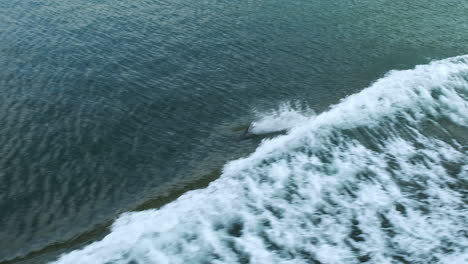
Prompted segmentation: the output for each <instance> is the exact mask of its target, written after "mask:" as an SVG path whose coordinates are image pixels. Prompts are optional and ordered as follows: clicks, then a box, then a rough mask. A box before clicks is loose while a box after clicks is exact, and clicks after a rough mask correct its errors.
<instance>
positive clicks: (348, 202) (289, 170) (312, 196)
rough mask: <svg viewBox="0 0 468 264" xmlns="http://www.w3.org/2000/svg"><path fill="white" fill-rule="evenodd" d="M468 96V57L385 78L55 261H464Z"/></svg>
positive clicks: (467, 250) (467, 244)
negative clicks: (210, 179) (194, 187)
mask: <svg viewBox="0 0 468 264" xmlns="http://www.w3.org/2000/svg"><path fill="white" fill-rule="evenodd" d="M467 97H468V56H462V57H456V58H451V59H447V60H442V61H436V62H432V63H431V64H429V65H423V66H417V67H416V68H415V69H413V70H406V71H393V72H390V73H389V74H388V75H387V76H385V77H384V78H382V79H380V80H378V81H377V82H375V83H374V84H373V85H372V86H370V87H369V88H367V89H364V90H363V91H362V92H360V93H358V94H355V95H352V96H349V97H348V98H346V99H344V100H343V101H342V102H341V103H340V104H338V105H336V106H334V107H333V108H332V109H331V110H329V111H327V112H324V113H322V114H320V115H317V116H316V117H310V118H309V117H304V118H302V117H301V118H299V119H298V120H299V125H298V126H294V125H293V124H288V125H287V126H285V127H287V128H291V127H293V128H292V129H291V131H290V133H288V134H287V135H285V136H280V137H277V138H274V139H271V140H265V141H263V143H262V144H261V146H260V147H259V148H258V149H257V150H256V151H255V153H253V154H252V155H250V156H249V157H247V158H245V159H240V160H236V161H233V162H230V163H228V164H227V165H226V166H225V168H224V172H223V175H222V176H221V178H220V179H218V180H216V181H214V182H213V183H212V184H210V186H209V187H208V188H206V189H203V190H196V191H191V192H188V193H186V194H184V195H183V196H181V197H180V198H179V199H177V200H176V201H174V202H172V203H170V204H168V205H166V206H164V207H163V208H161V209H159V210H147V211H143V212H137V213H125V214H123V215H122V216H121V217H120V218H119V219H117V221H116V222H115V223H114V224H113V226H112V232H111V233H110V234H109V235H108V236H106V237H105V238H104V239H103V240H101V241H98V242H95V243H93V244H91V245H88V246H86V247H85V248H83V249H80V250H76V251H73V252H70V253H68V254H65V255H63V256H62V257H60V259H59V260H57V262H55V263H73V264H75V263H90V264H91V263H102V264H104V263H122V264H123V263H125V264H127V263H219V264H221V263H268V264H269V263H288V264H293V263H298V264H299V263H324V264H335V263H336V264H338V263H339V264H341V263H351V264H353V263H376V264H385V263H389V264H390V263H421V264H423V263H451V264H452V263H468V235H467V233H468V226H467V223H468V219H467V218H468V213H467V201H466V186H467V185H466V183H467V181H468V165H467V164H468V159H467V153H466V146H465V145H463V144H464V143H463V142H464V141H463V140H465V141H466V135H468V133H467V132H468V129H467V126H468V101H467ZM287 111H289V110H286V112H287ZM280 115H281V114H280ZM285 115H288V114H285ZM265 120H266V119H265ZM267 123H268V122H267ZM266 127H267V126H266ZM267 130H270V131H271V129H267ZM456 131H463V133H461V134H462V135H464V136H463V137H465V138H457V136H456V135H459V134H460V133H458V134H456V133H455V132H456Z"/></svg>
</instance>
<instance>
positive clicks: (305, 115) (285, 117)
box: [249, 102, 315, 135]
mask: <svg viewBox="0 0 468 264" xmlns="http://www.w3.org/2000/svg"><path fill="white" fill-rule="evenodd" d="M256 115H257V120H256V121H254V122H252V124H251V125H250V128H249V133H252V134H255V135H262V134H268V133H274V132H280V131H287V130H290V129H291V128H293V127H296V126H298V125H299V124H301V123H305V122H307V121H310V120H311V118H313V117H314V116H315V112H314V111H313V110H312V109H310V108H308V107H307V106H304V105H301V104H300V103H290V102H286V103H282V104H281V105H280V106H279V108H278V109H274V110H270V111H268V112H257V113H256Z"/></svg>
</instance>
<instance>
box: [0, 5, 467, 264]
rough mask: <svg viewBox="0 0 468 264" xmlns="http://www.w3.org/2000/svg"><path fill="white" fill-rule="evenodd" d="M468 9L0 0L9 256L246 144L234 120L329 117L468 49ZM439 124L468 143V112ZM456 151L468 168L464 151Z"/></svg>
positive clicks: (44, 257) (51, 240)
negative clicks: (273, 113) (276, 114)
mask: <svg viewBox="0 0 468 264" xmlns="http://www.w3.org/2000/svg"><path fill="white" fill-rule="evenodd" d="M467 13H468V4H467V3H466V2H465V1H437V2H435V1H433V2H429V1H420V0H417V1H411V2H408V1H380V0H377V1H375V0H374V1H358V0H356V1H335V2H330V1H293V2H289V3H286V2H284V1H276V0H270V1H262V0H257V1H196V2H194V1H179V0H177V1H149V0H145V1H138V2H135V1H119V2H115V1H61V2H56V1H45V0H43V1H17V0H12V1H3V2H1V3H0V40H1V41H0V67H1V71H0V87H1V89H0V94H1V96H0V100H1V101H0V120H1V121H2V126H1V128H0V150H1V153H2V156H1V158H0V238H1V239H0V263H1V262H7V261H9V260H13V263H22V262H25V263H28V262H29V263H41V262H47V261H52V260H54V259H57V258H58V255H59V254H61V253H63V252H67V251H69V250H71V249H72V248H73V249H74V248H75V247H77V246H82V245H81V244H80V245H76V243H71V244H70V243H68V242H69V241H73V240H74V239H76V238H77V237H80V236H81V235H83V234H86V233H87V232H91V231H93V230H96V229H99V228H100V226H102V225H104V226H107V225H108V223H109V222H110V223H112V222H113V221H114V220H115V219H116V218H117V217H118V215H119V214H120V213H122V212H126V211H130V210H132V209H133V208H135V207H138V205H140V204H143V203H145V202H146V201H148V200H151V199H153V198H154V197H158V196H160V195H163V194H164V195H166V194H167V193H168V192H169V193H171V192H172V190H174V189H175V188H178V189H184V188H186V187H187V186H190V183H191V182H193V181H195V180H197V179H199V178H200V177H203V175H206V174H209V173H210V172H211V171H212V170H214V169H219V168H221V167H222V166H223V165H224V164H225V163H226V162H227V161H229V160H233V159H238V158H239V157H241V156H245V155H247V154H248V153H250V152H252V151H253V150H254V149H255V147H256V145H257V144H258V140H256V139H248V140H241V139H240V138H241V134H242V133H241V132H236V131H233V129H234V128H236V127H238V126H241V125H246V124H248V123H249V122H251V121H253V120H257V119H258V116H262V114H261V113H268V112H269V111H270V110H271V109H277V108H278V107H279V106H280V105H282V104H284V103H287V102H298V104H300V105H303V106H306V108H310V109H314V110H315V112H317V113H318V115H320V113H322V112H324V111H325V110H326V109H329V106H330V105H337V104H339V103H340V100H341V99H343V98H345V97H346V96H348V95H351V94H358V93H359V92H360V91H361V90H363V89H364V88H365V87H369V86H370V84H371V83H373V82H375V81H376V80H378V79H379V78H382V77H384V76H385V74H386V73H387V72H388V71H390V70H395V69H397V70H398V69H399V70H401V69H411V68H414V67H415V65H421V64H426V65H427V64H428V63H429V62H430V61H432V60H439V59H445V58H449V57H453V56H457V55H463V54H468V50H467V45H466V43H468V35H467V34H466V32H467V29H468V18H467V16H466V14H467ZM454 74H455V75H457V74H458V76H465V75H464V72H463V70H460V71H459V72H456V73H454ZM433 75H436V73H435V72H434V73H433ZM429 76H431V74H429ZM414 78H416V77H414ZM463 78H464V77H463ZM442 79H443V78H442ZM449 79H450V78H449ZM445 81H446V79H443V81H441V83H442V86H444V85H445ZM418 85H419V84H418ZM420 85H426V86H427V83H426V82H424V83H423V84H420ZM418 87H419V86H418ZM389 89H390V88H389ZM427 89H431V88H427ZM461 91H462V92H460V89H459V90H458V92H457V93H459V94H463V90H461ZM403 94H404V93H403ZM393 96H394V97H395V98H398V97H399V96H402V95H401V94H398V93H395V94H393ZM464 96H466V95H464ZM362 98H364V97H362ZM365 98H367V97H365ZM404 98H405V97H404V96H402V99H401V101H403V99H404ZM462 98H466V97H462ZM360 100H364V99H360ZM375 100H378V99H375ZM415 100H416V101H417V102H425V101H418V100H419V99H415ZM450 100H452V101H453V100H455V99H454V98H451V99H450ZM450 100H449V101H450ZM399 102H400V99H399V101H395V102H394V104H395V107H397V106H398V105H399ZM460 104H461V105H463V103H460ZM460 104H454V107H455V108H457V107H458V108H460V109H463V108H462V107H461V106H460ZM450 109H451V108H444V107H442V106H440V107H439V109H438V110H437V109H436V110H434V111H435V112H438V111H442V112H444V113H446V112H450V111H451V110H450ZM352 110H353V111H356V109H352ZM460 111H461V110H460ZM258 113H260V114H258ZM458 115H460V116H463V115H465V116H466V112H461V113H458ZM366 116H369V114H368V113H362V114H361V117H362V118H364V119H365V118H366ZM370 116H372V115H370ZM431 118H432V117H431ZM431 118H422V119H421V120H423V121H421V122H429V121H427V120H432V119H431ZM293 120H295V119H293ZM299 120H302V121H300V122H299ZM299 120H298V121H297V123H298V125H299V123H301V122H304V121H303V119H301V118H299ZM274 121H275V120H273V121H272V122H274ZM439 121H440V120H437V122H439ZM431 122H432V121H431ZM440 122H448V125H447V126H450V127H452V126H453V127H455V128H453V129H452V130H454V131H455V132H450V133H449V134H448V135H446V134H444V133H446V132H437V131H436V130H437V129H435V131H436V132H433V133H434V135H426V136H427V137H429V138H432V136H434V137H436V138H442V139H443V140H445V141H448V139H447V138H450V137H453V140H455V141H457V142H458V144H460V146H458V147H457V146H455V145H454V146H452V148H454V150H453V151H455V152H459V153H461V154H460V155H462V156H465V157H466V141H464V137H463V136H460V135H464V134H465V133H464V132H466V131H465V130H463V129H464V126H466V123H463V122H462V121H460V120H458V123H457V122H455V121H453V120H452V121H440ZM450 122H455V123H454V124H451V123H450ZM293 124H294V122H292V124H288V126H294V125H293ZM275 125H278V124H274V126H275ZM362 126H364V127H367V126H368V125H367V124H364V125H362ZM444 126H446V123H444ZM458 126H461V128H460V127H458ZM382 129H383V128H382ZM398 129H402V128H401V127H400V128H398ZM398 129H397V130H398ZM418 129H419V128H417V129H416V130H418ZM234 130H235V129H234ZM402 130H404V129H402ZM420 130H421V131H423V130H424V129H420ZM430 131H432V130H430ZM456 131H462V132H456ZM360 133H363V132H362V131H361V132H359V131H358V132H353V133H351V138H355V139H356V140H360V138H359V137H366V136H365V135H361V134H360ZM400 133H403V132H401V131H400ZM440 133H442V134H443V135H442V136H440V135H439V134H440ZM364 134H365V133H364ZM399 136H400V137H402V136H404V135H399ZM388 137H390V136H388ZM386 138H387V137H386ZM382 140H383V139H382ZM382 140H380V141H382ZM405 140H406V139H405ZM338 141H339V140H338ZM377 141H379V140H377ZM411 142H413V141H411ZM338 143H339V142H338ZM362 144H364V143H362ZM385 144H390V143H389V142H386V143H385ZM408 144H409V143H408ZM411 144H414V142H413V143H411ZM427 144H428V146H427V148H428V149H431V148H432V149H434V148H437V147H439V148H442V146H439V145H437V144H438V143H434V142H433V140H432V139H429V141H428V143H427ZM403 145H404V144H403ZM445 147H446V148H449V147H447V146H445ZM328 150H329V151H331V152H333V151H335V149H334V148H330V149H328ZM373 151H376V150H375V149H374V150H373ZM388 151H390V150H388ZM376 152H377V153H387V152H385V150H382V149H381V150H379V151H376ZM347 153H353V152H352V151H349V152H347ZM387 154H388V153H387ZM350 155H351V154H350ZM369 155H370V154H369ZM373 155H375V153H374V154H373ZM374 162H375V161H374ZM401 162H403V161H401ZM432 162H436V161H434V160H432ZM444 162H449V163H451V164H452V163H453V164H458V165H453V166H454V168H455V169H454V172H449V175H462V174H463V172H464V170H462V169H460V168H461V167H460V166H462V165H463V163H464V160H463V159H460V158H458V159H456V158H453V160H451V159H448V158H447V161H444ZM351 164H352V162H351ZM252 166H253V165H252ZM464 173H465V174H464V175H466V172H464ZM462 176H463V175H462ZM462 176H459V177H462ZM222 177H224V176H222ZM410 185H411V184H410ZM461 186H466V185H461ZM260 189H261V188H260ZM457 192H459V193H460V194H459V196H460V195H461V196H462V197H463V196H465V197H466V192H465V193H463V192H460V190H457ZM265 195H266V196H265V197H268V194H265ZM382 196H385V195H382ZM464 201H466V200H464ZM185 203H186V204H190V203H188V202H185ZM184 207H185V205H184ZM458 207H459V208H462V209H463V210H466V202H465V203H461V204H458ZM194 208H197V207H196V206H195V205H194ZM442 208H444V207H442ZM164 214H165V215H167V213H164ZM312 214H313V213H312ZM454 214H456V213H455V212H454ZM181 215H183V213H182V212H181ZM164 217H167V216H164ZM450 219H452V218H450ZM450 221H452V220H450ZM453 221H454V222H457V221H455V220H453ZM460 221H461V220H460ZM246 225H247V224H246ZM431 227H433V226H431ZM182 229H183V228H182ZM278 230H281V229H280V228H279V229H278ZM457 230H458V229H457ZM463 230H465V233H464V234H465V235H463ZM458 231H459V232H460V234H459V235H457V236H461V237H466V227H465V228H459V230H458ZM105 233H106V232H105ZM143 233H144V232H143ZM454 236H455V235H454ZM98 237H99V236H85V239H82V240H80V241H81V242H83V243H85V244H86V243H89V242H91V241H93V240H95V239H97V238H98ZM460 240H461V238H460ZM461 241H462V240H461ZM334 243H337V242H336V241H335V242H334ZM424 243H429V242H424ZM424 243H423V244H422V246H421V247H422V248H424V246H425V245H426V246H427V244H424ZM338 244H339V243H338ZM54 245H58V246H57V247H54ZM323 245H325V244H323ZM128 247H130V246H128ZM448 247H449V248H447V249H446V250H447V251H451V250H452V251H456V250H455V249H450V246H448ZM427 248H432V249H433V248H435V247H429V246H427ZM45 249H47V250H45ZM310 250H312V249H309V251H310ZM314 250H315V251H316V250H317V249H314ZM380 250H382V249H380ZM387 250H389V249H387ZM124 251H125V250H124ZM377 251H378V250H377ZM155 252H157V251H155ZM284 254H286V253H284ZM401 254H402V258H405V256H406V255H411V253H408V252H406V253H401ZM405 254H406V255H405ZM169 255H170V254H169ZM338 255H339V254H338ZM180 256H183V254H182V253H181V255H180ZM206 259H207V260H206V261H208V262H209V257H206ZM421 259H423V260H427V259H425V258H423V257H421ZM440 259H442V258H439V261H441V260H440ZM228 260H229V259H228V258H226V259H225V260H224V261H225V262H227V263H229V261H228ZM129 261H131V260H128V261H127V262H129ZM135 261H137V260H135ZM252 261H253V260H252ZM277 261H280V260H277ZM281 261H284V260H281ZM281 261H280V262H281ZM317 261H318V260H317ZM394 261H396V262H397V263H398V261H399V262H401V263H405V262H404V260H401V259H400V260H398V259H396V260H394ZM421 261H422V260H421ZM428 261H429V260H427V261H426V262H425V263H429V262H428ZM433 261H434V263H436V262H437V261H438V260H433ZM97 262H98V263H101V262H99V261H97ZM140 262H141V263H145V262H144V261H143V260H139V262H137V263H140ZM172 262H174V263H177V262H176V260H173V261H172ZM322 262H323V263H333V262H332V261H329V262H326V261H323V260H322ZM75 263H76V262H75ZM86 263H90V262H86ZM102 263H105V262H102ZM169 263H171V261H169ZM257 263H259V262H257ZM266 263H268V262H266ZM270 263H272V262H270ZM309 263H310V262H309ZM349 263H352V262H351V261H349ZM380 263H383V262H380ZM389 263H390V262H389ZM414 263H416V262H414ZM452 263H454V262H452Z"/></svg>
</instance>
